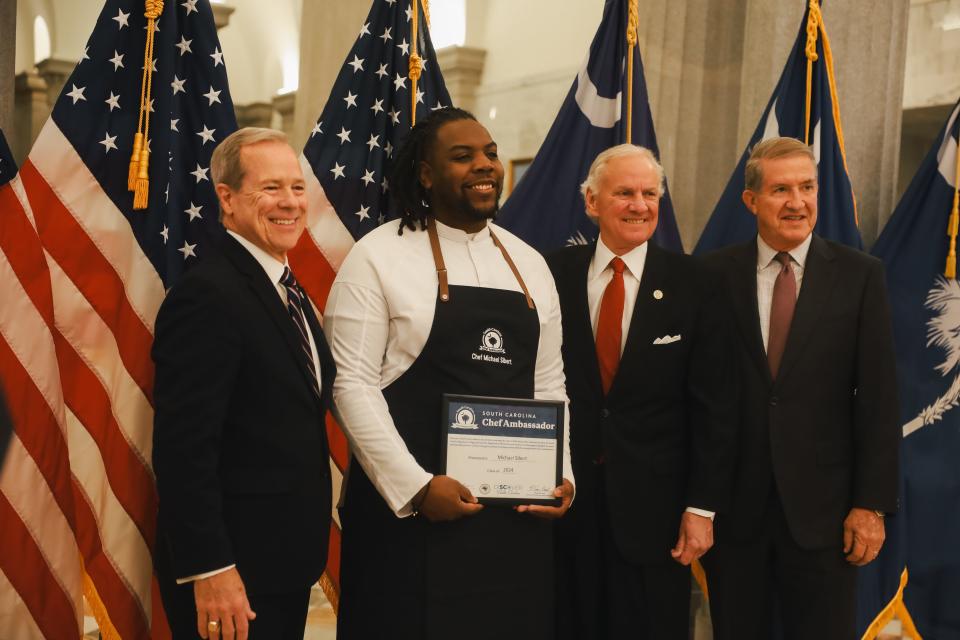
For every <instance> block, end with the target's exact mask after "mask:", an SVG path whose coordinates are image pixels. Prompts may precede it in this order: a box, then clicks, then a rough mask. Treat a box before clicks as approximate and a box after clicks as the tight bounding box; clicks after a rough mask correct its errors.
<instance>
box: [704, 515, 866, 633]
mask: <svg viewBox="0 0 960 640" xmlns="http://www.w3.org/2000/svg"><path fill="white" fill-rule="evenodd" d="M842 535H843V531H842V528H841V525H840V523H838V526H837V543H836V545H834V546H831V547H828V548H826V549H803V548H801V547H800V546H799V545H797V543H796V542H795V541H794V539H793V536H792V535H791V534H790V530H789V527H788V525H787V520H786V516H785V515H784V513H783V507H782V506H781V504H780V501H779V500H778V499H777V498H776V497H774V498H773V499H772V500H771V502H770V505H769V508H768V512H767V516H766V518H765V519H764V524H763V526H762V528H761V530H760V531H759V532H758V535H757V537H756V538H754V539H752V540H749V541H746V542H742V541H731V540H727V539H725V537H724V535H723V520H722V519H720V520H719V521H718V522H717V526H716V544H715V545H714V547H713V549H711V550H710V551H709V552H708V553H707V554H706V555H705V556H704V557H703V565H704V569H705V570H706V573H707V584H708V588H709V592H710V593H709V596H710V617H711V619H712V621H713V637H714V640H734V639H736V640H767V639H768V638H775V637H783V638H785V639H786V640H808V639H809V638H817V639H818V640H851V639H852V638H854V637H856V588H857V571H856V567H854V566H853V565H851V564H849V563H848V562H847V561H846V560H845V559H844V554H843V538H842Z"/></svg>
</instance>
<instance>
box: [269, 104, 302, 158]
mask: <svg viewBox="0 0 960 640" xmlns="http://www.w3.org/2000/svg"><path fill="white" fill-rule="evenodd" d="M296 103H297V92H296V91H291V92H290V93H284V94H281V95H279V96H274V97H273V101H272V105H273V109H274V111H276V112H277V113H278V114H280V127H279V128H280V130H281V131H283V132H284V133H285V134H287V135H288V136H291V137H292V136H293V127H294V107H295V105H296ZM302 146H303V145H302V144H300V143H298V144H297V145H296V146H295V147H294V148H295V149H299V148H300V147H302Z"/></svg>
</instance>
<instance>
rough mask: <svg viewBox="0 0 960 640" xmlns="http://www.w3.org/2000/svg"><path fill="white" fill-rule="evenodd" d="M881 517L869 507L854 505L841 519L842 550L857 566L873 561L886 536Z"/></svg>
mask: <svg viewBox="0 0 960 640" xmlns="http://www.w3.org/2000/svg"><path fill="white" fill-rule="evenodd" d="M886 535H887V534H886V531H885V530H884V527H883V518H881V517H880V516H878V515H877V514H876V513H874V512H873V511H871V510H870V509H859V508H857V507H854V508H853V509H850V513H849V514H848V515H847V518H846V519H845V520H844V521H843V552H844V553H845V554H847V562H849V563H850V564H852V565H855V566H857V567H862V566H863V565H865V564H868V563H870V562H873V560H874V559H875V558H876V557H877V554H879V553H880V548H881V547H883V541H884V539H885V538H886Z"/></svg>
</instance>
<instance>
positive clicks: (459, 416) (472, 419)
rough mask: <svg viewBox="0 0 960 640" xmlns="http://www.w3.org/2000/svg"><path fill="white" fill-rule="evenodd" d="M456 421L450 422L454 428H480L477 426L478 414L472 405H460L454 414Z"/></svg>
mask: <svg viewBox="0 0 960 640" xmlns="http://www.w3.org/2000/svg"><path fill="white" fill-rule="evenodd" d="M454 419H455V420H456V422H452V423H450V427H451V428H453V429H479V428H480V427H478V426H477V415H476V414H475V413H474V412H473V409H471V408H470V407H460V408H459V409H457V413H456V415H455V416H454Z"/></svg>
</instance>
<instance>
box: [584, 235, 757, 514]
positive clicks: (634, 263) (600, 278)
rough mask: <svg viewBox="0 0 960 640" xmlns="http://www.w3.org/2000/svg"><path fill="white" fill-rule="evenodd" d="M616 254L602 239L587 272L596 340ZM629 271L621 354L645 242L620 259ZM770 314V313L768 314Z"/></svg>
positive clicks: (625, 274)
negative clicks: (601, 304) (598, 323)
mask: <svg viewBox="0 0 960 640" xmlns="http://www.w3.org/2000/svg"><path fill="white" fill-rule="evenodd" d="M614 257H616V254H615V253H614V252H613V251H611V250H610V249H608V248H607V245H605V244H604V243H603V239H602V238H598V239H597V248H596V250H594V252H593V260H591V261H590V268H589V269H587V305H588V306H589V307H590V326H591V327H592V328H593V337H594V339H596V337H597V321H598V320H599V319H600V302H601V301H602V300H603V293H604V291H606V290H607V285H608V284H610V281H611V280H612V279H613V267H611V266H610V261H611V260H613V258H614ZM620 259H621V260H623V262H624V264H625V265H626V268H625V269H624V270H623V320H622V322H621V324H620V327H621V328H620V354H621V355H622V354H623V347H624V346H625V345H626V344H627V333H628V332H629V331H630V320H631V319H632V318H633V308H634V307H635V306H636V304H637V293H638V292H639V291H640V279H641V278H643V267H644V265H646V263H647V243H646V242H644V243H643V244H641V245H640V246H638V247H634V248H633V249H631V250H630V251H628V252H627V253H625V254H623V255H622V256H620ZM768 315H769V314H768ZM686 510H687V511H689V512H690V513H693V514H696V515H698V516H703V517H705V518H710V519H711V520H713V516H714V515H715V514H714V512H713V511H707V510H705V509H697V508H696V507H687V509H686Z"/></svg>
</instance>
